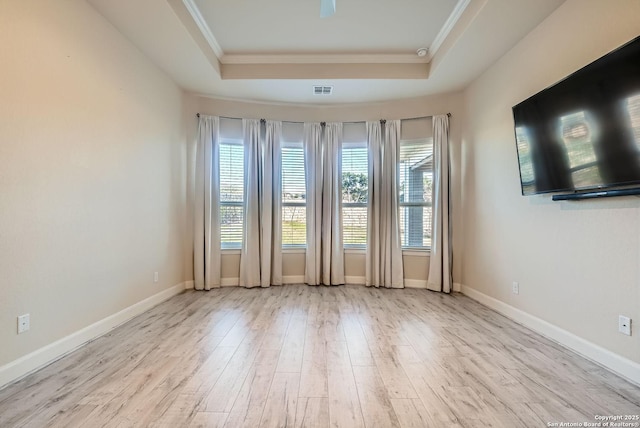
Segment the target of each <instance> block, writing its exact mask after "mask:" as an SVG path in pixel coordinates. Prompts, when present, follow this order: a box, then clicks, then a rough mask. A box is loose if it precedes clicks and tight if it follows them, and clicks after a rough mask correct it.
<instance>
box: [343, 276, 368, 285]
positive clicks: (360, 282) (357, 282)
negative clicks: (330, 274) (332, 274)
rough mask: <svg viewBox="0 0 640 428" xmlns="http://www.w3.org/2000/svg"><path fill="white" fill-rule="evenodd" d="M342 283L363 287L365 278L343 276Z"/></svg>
mask: <svg viewBox="0 0 640 428" xmlns="http://www.w3.org/2000/svg"><path fill="white" fill-rule="evenodd" d="M344 282H346V283H347V284H353V285H364V284H365V278H364V276H345V277H344Z"/></svg>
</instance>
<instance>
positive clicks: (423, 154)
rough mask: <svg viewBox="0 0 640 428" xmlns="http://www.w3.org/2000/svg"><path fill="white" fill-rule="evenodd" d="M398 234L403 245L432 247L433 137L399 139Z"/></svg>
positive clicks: (406, 246)
mask: <svg viewBox="0 0 640 428" xmlns="http://www.w3.org/2000/svg"><path fill="white" fill-rule="evenodd" d="M398 175H399V180H398V185H399V187H400V188H399V189H398V190H399V192H398V193H399V195H400V207H399V209H400V213H399V218H400V237H401V240H402V246H403V247H405V248H429V247H430V246H431V188H432V179H433V140H432V139H431V138H429V139H421V140H409V141H401V142H400V160H399V165H398Z"/></svg>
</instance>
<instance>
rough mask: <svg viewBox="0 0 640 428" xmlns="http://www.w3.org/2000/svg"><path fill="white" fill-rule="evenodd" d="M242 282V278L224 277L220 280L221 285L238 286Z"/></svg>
mask: <svg viewBox="0 0 640 428" xmlns="http://www.w3.org/2000/svg"><path fill="white" fill-rule="evenodd" d="M239 283H240V278H222V279H221V280H220V287H237V286H238V284H239Z"/></svg>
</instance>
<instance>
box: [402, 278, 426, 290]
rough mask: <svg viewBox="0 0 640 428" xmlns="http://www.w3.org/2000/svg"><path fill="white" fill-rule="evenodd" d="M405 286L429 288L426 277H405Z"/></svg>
mask: <svg viewBox="0 0 640 428" xmlns="http://www.w3.org/2000/svg"><path fill="white" fill-rule="evenodd" d="M404 286H405V287H406V288H427V280H426V279H407V278H405V279H404Z"/></svg>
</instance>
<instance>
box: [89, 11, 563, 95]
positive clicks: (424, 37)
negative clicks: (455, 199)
mask: <svg viewBox="0 0 640 428" xmlns="http://www.w3.org/2000/svg"><path fill="white" fill-rule="evenodd" d="M87 1H88V2H89V3H91V4H93V6H94V7H95V8H96V9H97V10H98V11H99V12H100V13H102V14H103V15H104V16H105V17H106V18H107V19H108V20H109V21H110V22H111V23H112V24H113V25H114V26H115V27H116V28H118V30H120V32H121V33H122V34H124V35H125V36H126V37H127V38H129V39H130V40H131V41H132V42H133V43H134V44H135V45H137V46H138V48H139V49H140V50H141V51H142V52H143V53H145V54H146V55H147V56H148V57H149V58H150V59H151V60H152V61H153V62H155V63H156V64H157V65H158V66H159V67H160V68H162V69H163V70H165V71H166V72H167V74H169V75H170V76H171V77H172V78H173V79H174V80H175V81H176V82H177V83H178V84H179V85H180V86H182V87H183V88H184V89H186V90H188V91H191V92H195V93H199V94H203V95H209V96H214V97H224V98H236V99H250V100H258V101H270V102H274V101H276V102H292V103H320V104H333V103H345V102H370V101H382V100H387V99H398V98H406V97H414V96H422V95H428V94H433V93H442V92H448V91H455V90H460V89H462V88H464V86H466V85H467V84H468V83H469V82H470V81H471V80H473V79H474V78H475V77H477V76H478V75H479V74H480V73H481V72H482V71H484V70H485V69H486V68H487V67H488V66H489V65H490V64H491V63H492V62H493V61H495V60H497V59H498V58H499V57H500V56H501V55H503V54H504V53H505V52H506V51H507V50H509V49H510V48H511V47H512V46H513V45H515V43H517V42H518V41H519V40H520V39H521V38H522V37H523V36H524V35H526V34H527V33H528V32H529V31H531V30H532V29H533V28H535V26H536V25H538V24H539V23H540V22H541V21H542V20H543V19H544V18H546V17H547V16H548V15H549V14H550V13H551V12H553V11H554V10H555V9H556V8H557V7H558V6H559V5H560V4H562V2H563V0H399V1H397V2H390V1H388V0H386V1H383V0H337V10H336V13H335V15H333V16H331V17H328V18H320V17H319V4H320V2H319V0H269V1H267V0H136V1H130V0H87ZM422 47H426V48H429V53H428V55H426V56H424V57H419V56H418V55H417V54H416V50H417V49H418V48H422ZM313 85H330V86H334V94H333V95H331V96H328V97H320V98H318V97H317V96H314V95H313Z"/></svg>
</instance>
